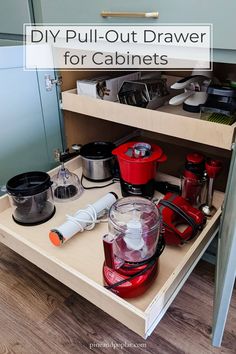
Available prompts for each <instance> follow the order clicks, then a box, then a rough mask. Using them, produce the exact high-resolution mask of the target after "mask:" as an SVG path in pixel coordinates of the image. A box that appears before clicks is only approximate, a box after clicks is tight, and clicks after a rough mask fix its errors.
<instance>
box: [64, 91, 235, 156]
mask: <svg viewBox="0 0 236 354" xmlns="http://www.w3.org/2000/svg"><path fill="white" fill-rule="evenodd" d="M62 108H63V109H64V110H68V111H71V112H76V113H81V114H85V115H88V116H92V117H96V118H100V119H104V120H107V121H111V122H116V123H120V124H126V125H129V126H132V127H136V128H140V129H145V130H149V131H152V132H155V133H160V134H165V135H169V136H173V137H176V138H181V139H186V140H190V141H194V142H197V143H201V144H206V145H211V146H215V147H218V148H222V149H227V150H231V148H232V143H233V142H234V139H235V128H236V123H234V124H233V125H230V126H228V125H225V124H219V123H213V122H207V121H204V120H201V119H199V114H196V113H188V112H185V111H183V109H182V107H181V106H177V107H176V106H170V105H167V106H163V107H160V108H159V109H158V110H150V109H143V108H139V107H133V106H128V105H124V104H120V103H117V102H108V101H103V100H99V99H95V98H91V97H86V96H79V95H77V93H76V90H75V89H73V90H68V91H65V92H62Z"/></svg>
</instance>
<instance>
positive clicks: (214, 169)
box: [206, 159, 222, 178]
mask: <svg viewBox="0 0 236 354" xmlns="http://www.w3.org/2000/svg"><path fill="white" fill-rule="evenodd" d="M221 169H222V162H221V161H220V160H214V159H209V160H207V162H206V170H207V174H208V177H210V178H215V177H216V176H217V175H218V174H219V173H220V170H221Z"/></svg>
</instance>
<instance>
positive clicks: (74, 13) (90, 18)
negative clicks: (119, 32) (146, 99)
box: [33, 0, 236, 50]
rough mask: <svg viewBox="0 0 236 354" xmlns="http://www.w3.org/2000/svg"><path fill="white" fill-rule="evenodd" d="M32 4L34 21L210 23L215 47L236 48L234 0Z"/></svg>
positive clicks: (73, 0) (54, 0) (50, 0)
mask: <svg viewBox="0 0 236 354" xmlns="http://www.w3.org/2000/svg"><path fill="white" fill-rule="evenodd" d="M33 4H34V9H35V18H36V22H48V23H54V22H56V23H83V22H87V23H88V22H90V23H112V22H116V23H120V22H126V23H134V22H145V23H152V24H153V23H156V24H158V23H212V24H213V26H214V48H218V49H234V50H235V49H236V37H235V35H234V34H235V14H236V1H235V0H227V1H226V2H224V3H223V2H222V1H221V0H207V1H206V0H178V1H173V0H148V1H147V0H125V1H124V0H123V1H122V0H120V1H118V0H99V1H96V0H86V1H84V0H67V1H64V0H40V1H39V0H33ZM102 11H129V12H130V11H131V12H137V11H145V12H153V11H158V12H159V18H158V19H129V18H126V19H124V18H123V19H122V18H121V19H120V18H115V19H114V18H113V19H111V18H102V17H101V15H100V13H101V12H102Z"/></svg>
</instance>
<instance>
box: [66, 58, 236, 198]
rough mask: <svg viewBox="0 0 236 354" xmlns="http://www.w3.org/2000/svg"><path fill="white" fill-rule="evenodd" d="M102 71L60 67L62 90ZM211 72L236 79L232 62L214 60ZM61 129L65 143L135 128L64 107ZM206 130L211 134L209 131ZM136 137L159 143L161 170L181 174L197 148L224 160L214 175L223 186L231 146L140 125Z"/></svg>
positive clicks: (219, 186)
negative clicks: (162, 154)
mask: <svg viewBox="0 0 236 354" xmlns="http://www.w3.org/2000/svg"><path fill="white" fill-rule="evenodd" d="M125 73H127V72H125ZM111 74H112V73H111ZM120 74H122V72H120ZM165 74H167V75H170V76H173V80H174V81H176V80H177V78H179V77H184V76H189V75H191V73H190V72H186V71H185V72H184V71H172V72H166V73H165ZM103 75H107V72H101V71H99V72H96V71H63V72H61V76H62V87H61V90H62V91H67V90H70V89H73V88H75V87H76V80H79V79H89V78H92V77H96V76H103ZM213 75H214V76H215V77H217V78H218V79H219V80H220V81H221V82H225V81H226V80H236V69H235V65H231V64H221V63H214V74H213ZM140 109H141V108H140ZM127 122H128V117H127ZM64 129H65V139H66V143H67V146H68V147H69V146H71V145H72V144H74V143H79V144H86V143H88V142H91V141H95V140H104V141H116V140H118V139H120V138H122V137H125V136H126V135H129V134H131V133H133V132H135V131H137V129H136V128H134V127H131V126H128V125H123V124H118V123H115V122H111V121H106V120H102V119H99V118H95V117H90V116H87V115H84V114H80V113H75V112H71V111H66V110H65V111H64ZM209 134H211V132H210V131H209ZM136 139H142V140H143V141H147V142H148V141H149V142H155V143H157V144H159V145H160V146H161V147H162V148H163V150H164V151H165V153H166V154H167V156H168V160H167V162H166V163H164V164H161V166H160V167H159V170H160V172H163V173H167V174H170V175H173V176H176V177H178V176H180V174H181V170H182V168H183V165H184V160H185V156H186V154H187V153H189V152H193V151H198V152H201V153H203V154H204V155H205V156H207V157H212V158H220V159H221V160H222V161H223V165H224V168H223V171H222V172H221V174H220V175H219V177H218V178H217V180H216V185H215V186H216V188H217V189H218V190H221V191H224V190H225V186H226V181H227V175H228V170H229V164H230V158H231V151H230V150H226V149H220V148H217V147H213V146H209V145H204V144H201V143H197V142H192V141H188V140H184V139H180V138H176V137H172V136H168V135H163V134H159V133H152V132H150V131H146V130H143V129H141V130H139V132H138V135H137V138H136Z"/></svg>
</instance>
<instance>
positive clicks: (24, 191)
mask: <svg viewBox="0 0 236 354" xmlns="http://www.w3.org/2000/svg"><path fill="white" fill-rule="evenodd" d="M51 185H52V182H51V179H50V176H49V175H48V174H47V173H46V172H41V171H32V172H25V173H22V174H19V175H17V176H15V177H12V178H11V179H10V180H9V181H8V182H7V184H6V189H7V192H8V193H9V194H12V195H14V196H16V197H19V196H20V197H30V196H32V195H35V194H39V193H41V192H43V191H45V190H47V189H48V188H49V187H50V186H51Z"/></svg>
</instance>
